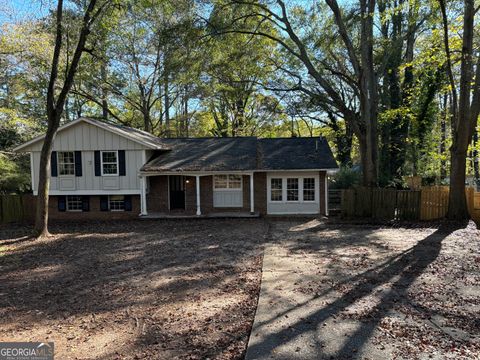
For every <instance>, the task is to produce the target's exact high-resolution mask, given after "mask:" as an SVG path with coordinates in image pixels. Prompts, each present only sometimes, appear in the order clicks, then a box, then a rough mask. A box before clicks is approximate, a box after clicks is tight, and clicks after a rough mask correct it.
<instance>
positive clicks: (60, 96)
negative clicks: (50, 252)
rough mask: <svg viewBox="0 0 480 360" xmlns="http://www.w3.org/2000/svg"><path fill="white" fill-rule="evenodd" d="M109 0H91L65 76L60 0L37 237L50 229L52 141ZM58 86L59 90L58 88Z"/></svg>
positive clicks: (36, 222)
mask: <svg viewBox="0 0 480 360" xmlns="http://www.w3.org/2000/svg"><path fill="white" fill-rule="evenodd" d="M108 4H109V1H104V2H103V3H101V4H100V5H99V6H97V0H90V1H89V3H88V5H87V7H86V10H85V13H84V16H83V19H82V25H81V29H80V33H79V36H78V42H77V46H76V48H75V52H74V54H73V56H72V58H71V60H70V62H69V63H68V64H66V65H67V70H66V76H65V78H64V79H60V78H59V64H60V54H61V51H62V46H63V25H64V24H63V11H64V8H63V0H58V3H57V9H56V21H55V23H56V34H55V46H54V51H53V58H52V63H51V71H50V79H49V82H48V88H47V104H46V105H47V106H46V107H47V121H48V125H47V132H46V134H45V139H44V142H43V145H42V150H41V154H40V171H39V180H38V196H37V211H36V217H35V227H34V236H36V237H37V238H38V237H45V236H49V232H48V200H49V186H50V157H51V153H52V147H53V141H54V139H55V135H56V134H57V130H58V128H59V126H60V120H61V117H62V114H63V111H64V107H65V101H66V99H67V95H68V93H69V91H70V89H71V87H72V85H73V81H74V78H75V74H76V72H77V69H78V65H79V63H80V58H81V57H82V54H83V53H84V51H85V49H86V44H87V38H88V36H89V34H90V31H91V29H92V25H93V24H94V23H95V21H96V20H97V19H98V17H99V16H100V15H101V14H102V13H103V11H104V10H105V8H106V7H107V5H108ZM57 89H58V90H57Z"/></svg>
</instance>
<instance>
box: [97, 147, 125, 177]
mask: <svg viewBox="0 0 480 360" xmlns="http://www.w3.org/2000/svg"><path fill="white" fill-rule="evenodd" d="M103 153H115V157H116V160H117V161H116V164H117V172H116V173H115V174H104V172H103V164H104V163H103ZM105 164H114V163H113V162H107V163H105ZM119 165H120V164H119V162H118V150H102V151H100V168H101V172H102V176H118V174H119V170H120V169H119Z"/></svg>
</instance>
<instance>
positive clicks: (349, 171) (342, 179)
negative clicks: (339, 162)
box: [330, 167, 362, 189]
mask: <svg viewBox="0 0 480 360" xmlns="http://www.w3.org/2000/svg"><path fill="white" fill-rule="evenodd" d="M361 181H362V172H361V171H360V169H359V168H351V167H342V168H340V170H339V171H338V172H337V173H336V174H335V175H334V176H333V177H332V179H331V184H330V188H331V189H349V188H351V187H354V186H355V185H359V184H360V183H361Z"/></svg>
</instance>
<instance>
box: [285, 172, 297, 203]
mask: <svg viewBox="0 0 480 360" xmlns="http://www.w3.org/2000/svg"><path fill="white" fill-rule="evenodd" d="M287 201H298V178H287Z"/></svg>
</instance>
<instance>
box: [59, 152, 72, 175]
mask: <svg viewBox="0 0 480 360" xmlns="http://www.w3.org/2000/svg"><path fill="white" fill-rule="evenodd" d="M65 153H71V154H72V159H73V162H71V163H70V162H68V163H66V162H60V154H65ZM61 164H63V165H65V164H69V165H71V164H73V174H60V168H61V166H60V165H61ZM57 176H65V177H71V176H75V151H57Z"/></svg>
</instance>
